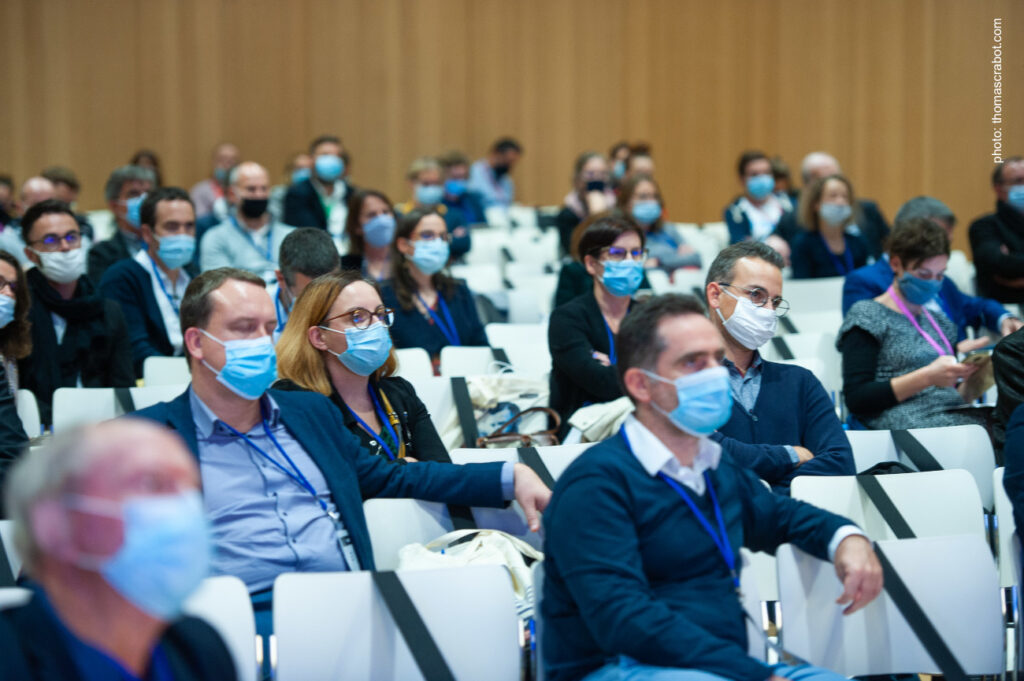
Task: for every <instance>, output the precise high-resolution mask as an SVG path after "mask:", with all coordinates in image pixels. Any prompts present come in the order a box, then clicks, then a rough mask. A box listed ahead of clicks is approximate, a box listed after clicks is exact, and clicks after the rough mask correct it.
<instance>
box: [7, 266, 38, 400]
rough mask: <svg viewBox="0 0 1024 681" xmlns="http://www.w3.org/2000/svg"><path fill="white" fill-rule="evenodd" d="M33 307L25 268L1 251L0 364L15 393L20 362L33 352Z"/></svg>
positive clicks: (17, 385)
mask: <svg viewBox="0 0 1024 681" xmlns="http://www.w3.org/2000/svg"><path fill="white" fill-rule="evenodd" d="M31 307H32V299H31V297H30V296H29V292H28V280H27V279H26V278H25V270H23V269H22V268H21V264H20V263H19V262H18V259H17V258H15V257H14V255H13V254H12V253H9V252H7V251H4V250H0V364H2V365H3V368H4V370H5V372H6V374H7V386H8V387H9V388H10V390H11V392H12V393H14V394H17V392H18V388H19V387H21V386H20V385H19V383H18V361H19V360H22V359H25V358H26V357H28V356H29V354H31V352H32V324H31V323H30V322H29V319H28V312H29V309H30V308H31Z"/></svg>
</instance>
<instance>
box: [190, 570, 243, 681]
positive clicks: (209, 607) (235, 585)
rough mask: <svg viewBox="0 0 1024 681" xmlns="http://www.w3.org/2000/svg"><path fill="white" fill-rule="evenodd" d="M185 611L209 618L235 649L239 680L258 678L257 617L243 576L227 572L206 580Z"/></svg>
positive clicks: (193, 595)
mask: <svg viewBox="0 0 1024 681" xmlns="http://www.w3.org/2000/svg"><path fill="white" fill-rule="evenodd" d="M182 611H183V612H184V613H185V614H187V615H192V616H193V617H199V618H201V619H204V620H206V621H207V622H208V623H209V624H210V626H212V627H213V628H214V629H216V630H217V633H218V634H220V637H221V638H222V639H224V643H225V645H227V647H228V650H229V651H230V652H231V657H232V659H233V660H234V663H235V671H236V672H237V674H238V680H239V681H253V680H254V679H256V678H257V667H256V621H255V619H254V617H253V613H252V601H251V600H250V598H249V591H248V589H246V588H245V583H244V582H242V580H240V579H238V578H237V577H230V576H226V575H225V576H221V577H209V578H207V579H205V580H203V583H202V584H200V585H199V588H198V589H196V590H195V591H194V592H193V593H192V595H191V596H189V597H188V600H186V601H185V604H184V606H183V607H182Z"/></svg>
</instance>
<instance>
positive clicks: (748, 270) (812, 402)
mask: <svg viewBox="0 0 1024 681" xmlns="http://www.w3.org/2000/svg"><path fill="white" fill-rule="evenodd" d="M782 265H783V263H782V257H781V256H780V255H779V254H778V253H776V252H775V251H774V250H773V249H772V248H770V247H768V246H767V245H765V244H762V243H759V242H756V241H743V242H740V243H738V244H733V245H732V246H729V247H728V248H726V249H724V250H723V251H722V252H721V253H719V254H718V256H717V257H716V258H715V260H714V262H713V263H711V268H710V269H709V270H708V276H707V283H706V285H705V295H706V296H707V300H708V307H709V308H710V309H711V321H712V322H713V323H714V325H715V326H716V327H717V328H718V330H719V331H720V332H721V333H722V337H723V339H724V340H725V359H724V360H723V364H724V365H725V367H726V368H727V370H728V372H729V384H730V387H731V389H732V396H733V404H732V414H731V416H730V418H729V420H728V422H727V423H725V425H723V426H722V427H721V428H719V429H718V433H716V434H715V435H714V437H715V439H716V440H718V441H719V442H721V441H722V439H723V438H726V437H728V438H732V439H734V440H738V441H739V442H743V443H747V444H749V445H758V447H748V448H741V449H738V450H737V451H736V454H735V456H736V460H737V462H738V463H739V464H740V465H742V466H745V467H747V468H749V469H751V470H752V471H753V472H754V473H756V474H757V475H758V476H760V477H761V478H763V479H764V480H765V481H766V482H768V483H769V484H771V485H772V486H773V487H776V488H778V489H779V490H780V491H788V489H789V484H790V482H791V481H792V480H793V477H794V476H796V475H853V474H854V473H855V472H856V471H855V468H854V465H853V450H852V449H851V448H850V442H849V441H848V440H847V439H846V433H844V432H843V426H842V424H841V423H840V422H839V418H838V417H837V416H836V412H835V408H834V406H833V404H832V400H831V399H829V396H828V393H827V392H825V388H824V387H822V385H821V382H820V381H819V380H818V379H817V378H815V376H814V374H812V373H811V372H810V371H808V370H807V369H804V368H803V367H798V366H794V365H791V364H779V363H777V362H766V361H765V360H764V359H762V358H761V355H760V353H758V351H757V348H759V347H761V346H762V345H764V344H765V343H766V342H768V340H769V339H771V337H772V336H774V335H775V326H776V322H777V316H778V315H780V314H785V311H786V309H788V304H787V303H786V302H785V301H784V300H783V299H782Z"/></svg>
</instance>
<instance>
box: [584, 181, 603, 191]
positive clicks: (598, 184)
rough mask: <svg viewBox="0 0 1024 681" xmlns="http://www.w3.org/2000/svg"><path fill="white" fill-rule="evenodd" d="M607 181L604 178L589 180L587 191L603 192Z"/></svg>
mask: <svg viewBox="0 0 1024 681" xmlns="http://www.w3.org/2000/svg"><path fill="white" fill-rule="evenodd" d="M606 186H607V183H606V182H605V181H604V180H587V182H586V192H587V193H588V194H589V193H590V192H603V191H604V189H605V187H606Z"/></svg>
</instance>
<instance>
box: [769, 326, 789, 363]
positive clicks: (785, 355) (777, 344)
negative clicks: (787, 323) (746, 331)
mask: <svg viewBox="0 0 1024 681" xmlns="http://www.w3.org/2000/svg"><path fill="white" fill-rule="evenodd" d="M783 319H784V318H783ZM772 347H773V348H775V352H777V353H779V357H781V358H782V359H793V358H794V355H793V351H792V350H790V349H789V343H787V342H786V339H785V338H783V337H782V336H772Z"/></svg>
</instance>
